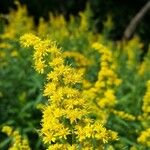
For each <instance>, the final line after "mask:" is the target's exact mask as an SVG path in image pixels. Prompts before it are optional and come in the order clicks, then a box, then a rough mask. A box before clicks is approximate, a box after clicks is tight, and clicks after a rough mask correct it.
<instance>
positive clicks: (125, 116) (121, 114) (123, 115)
mask: <svg viewBox="0 0 150 150" xmlns="http://www.w3.org/2000/svg"><path fill="white" fill-rule="evenodd" d="M111 112H112V113H113V114H115V115H117V116H118V117H120V118H121V119H124V120H127V121H134V120H135V119H136V117H135V116H133V115H131V114H129V113H126V112H124V111H118V110H112V111H111Z"/></svg>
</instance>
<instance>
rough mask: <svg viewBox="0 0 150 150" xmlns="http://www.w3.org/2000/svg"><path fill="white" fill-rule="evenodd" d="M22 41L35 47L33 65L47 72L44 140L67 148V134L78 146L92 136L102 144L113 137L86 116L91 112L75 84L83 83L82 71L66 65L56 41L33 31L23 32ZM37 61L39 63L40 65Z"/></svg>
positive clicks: (40, 71)
mask: <svg viewBox="0 0 150 150" xmlns="http://www.w3.org/2000/svg"><path fill="white" fill-rule="evenodd" d="M21 43H22V44H23V45H24V46H27V47H28V46H33V47H34V49H35V51H34V58H33V59H34V61H35V69H36V70H37V71H38V72H39V73H44V72H46V74H47V83H46V84H45V88H44V96H46V97H48V104H47V105H45V106H44V107H43V110H42V112H43V117H42V121H41V122H42V129H41V134H42V136H43V141H44V143H47V144H50V146H49V149H68V148H66V147H65V146H66V145H68V144H69V143H68V140H69V139H68V138H69V137H70V136H71V137H72V141H71V142H72V143H73V144H77V143H78V146H79V145H81V144H82V143H84V142H90V141H92V140H91V139H92V138H94V139H95V140H98V141H101V145H103V144H105V143H106V142H108V140H111V139H114V136H111V135H112V134H111V133H110V131H107V130H106V128H105V127H103V126H102V125H101V123H99V122H97V121H94V120H92V119H90V118H89V117H88V114H90V113H91V111H90V110H89V106H88V103H87V101H86V99H85V98H84V97H83V94H82V91H81V90H79V89H78V88H77V87H76V84H79V83H82V73H81V71H79V70H76V69H75V68H71V67H70V66H67V65H65V63H64V59H63V54H62V53H61V49H59V48H58V47H57V45H56V43H54V42H52V41H50V40H41V39H40V38H38V37H36V36H34V35H32V34H25V35H24V36H22V37H21ZM39 62H40V63H42V67H39V65H38V64H39ZM50 68H51V69H50ZM84 129H85V130H84ZM82 132H83V133H82ZM89 138H90V140H89ZM51 142H55V144H51ZM80 142H81V143H80ZM68 147H72V146H71V145H70V146H68ZM72 148H73V147H72ZM83 148H84V147H83Z"/></svg>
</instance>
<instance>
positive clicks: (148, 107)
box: [142, 80, 150, 119]
mask: <svg viewBox="0 0 150 150" xmlns="http://www.w3.org/2000/svg"><path fill="white" fill-rule="evenodd" d="M142 111H143V116H144V118H145V117H146V118H147V119H148V118H149V117H150V80H148V81H147V91H146V93H145V95H144V99H143V105H142Z"/></svg>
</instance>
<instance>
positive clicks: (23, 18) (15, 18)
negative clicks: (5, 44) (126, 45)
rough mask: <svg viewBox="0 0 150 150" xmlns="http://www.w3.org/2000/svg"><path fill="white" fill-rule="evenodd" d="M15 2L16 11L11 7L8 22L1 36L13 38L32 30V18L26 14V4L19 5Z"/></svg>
mask: <svg viewBox="0 0 150 150" xmlns="http://www.w3.org/2000/svg"><path fill="white" fill-rule="evenodd" d="M15 4H16V6H17V11H16V10H13V9H12V10H11V12H10V13H9V16H8V18H7V21H8V23H9V24H8V25H7V28H5V32H4V34H2V35H1V37H2V38H9V39H13V38H16V37H19V36H20V35H21V34H24V33H25V32H29V31H32V30H33V24H34V23H33V19H32V18H31V17H29V16H28V13H27V9H26V6H21V5H20V3H19V2H18V1H15Z"/></svg>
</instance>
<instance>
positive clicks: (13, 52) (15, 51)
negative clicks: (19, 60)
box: [10, 50, 19, 57]
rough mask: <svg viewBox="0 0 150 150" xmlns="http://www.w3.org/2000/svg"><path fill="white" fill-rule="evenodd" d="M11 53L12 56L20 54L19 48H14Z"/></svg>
mask: <svg viewBox="0 0 150 150" xmlns="http://www.w3.org/2000/svg"><path fill="white" fill-rule="evenodd" d="M10 55H11V56H12V57H18V56H19V53H18V51H17V50H13V51H12V52H11V53H10Z"/></svg>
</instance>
